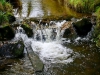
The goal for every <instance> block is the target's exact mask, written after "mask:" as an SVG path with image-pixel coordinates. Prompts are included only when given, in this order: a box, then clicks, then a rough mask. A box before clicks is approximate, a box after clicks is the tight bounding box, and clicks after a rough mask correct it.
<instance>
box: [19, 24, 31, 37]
mask: <svg viewBox="0 0 100 75" xmlns="http://www.w3.org/2000/svg"><path fill="white" fill-rule="evenodd" d="M21 27H22V28H23V29H24V30H25V33H26V34H27V36H28V37H32V36H33V30H32V29H31V28H30V27H27V26H26V25H21Z"/></svg>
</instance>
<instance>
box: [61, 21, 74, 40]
mask: <svg viewBox="0 0 100 75" xmlns="http://www.w3.org/2000/svg"><path fill="white" fill-rule="evenodd" d="M61 30H64V33H63V38H70V39H72V38H75V37H76V33H75V31H74V28H73V26H72V22H71V21H67V22H65V23H64V24H63V25H62V26H61Z"/></svg>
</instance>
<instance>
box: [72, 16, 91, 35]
mask: <svg viewBox="0 0 100 75" xmlns="http://www.w3.org/2000/svg"><path fill="white" fill-rule="evenodd" d="M73 27H74V28H75V30H76V33H77V35H78V36H80V37H84V36H86V35H87V34H88V32H90V31H91V28H92V23H91V22H90V20H89V19H88V18H83V19H82V20H80V21H78V22H76V23H73Z"/></svg>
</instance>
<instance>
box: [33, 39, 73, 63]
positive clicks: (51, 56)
mask: <svg viewBox="0 0 100 75" xmlns="http://www.w3.org/2000/svg"><path fill="white" fill-rule="evenodd" d="M31 46H32V49H33V51H34V52H36V53H37V54H38V55H39V57H40V58H41V60H42V61H43V62H46V61H47V62H51V63H69V62H72V61H73V58H69V56H70V55H71V53H73V51H72V50H71V49H69V48H65V47H64V46H62V45H61V44H60V43H57V42H48V43H46V42H45V43H42V42H37V41H33V42H32V45H31Z"/></svg>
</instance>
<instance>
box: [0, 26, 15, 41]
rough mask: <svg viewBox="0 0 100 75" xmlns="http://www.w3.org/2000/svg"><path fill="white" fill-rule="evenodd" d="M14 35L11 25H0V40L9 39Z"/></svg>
mask: <svg viewBox="0 0 100 75" xmlns="http://www.w3.org/2000/svg"><path fill="white" fill-rule="evenodd" d="M14 36H15V33H14V30H13V28H12V27H11V26H9V25H7V26H4V27H3V26H2V27H0V40H1V41H3V40H4V41H6V40H11V39H13V38H14Z"/></svg>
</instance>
